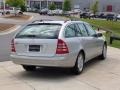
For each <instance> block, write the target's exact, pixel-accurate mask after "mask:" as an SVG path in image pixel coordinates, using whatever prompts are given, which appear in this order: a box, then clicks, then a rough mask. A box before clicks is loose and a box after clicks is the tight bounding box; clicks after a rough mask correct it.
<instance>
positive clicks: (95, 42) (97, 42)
mask: <svg viewBox="0 0 120 90" xmlns="http://www.w3.org/2000/svg"><path fill="white" fill-rule="evenodd" d="M85 27H86V29H87V30H88V34H89V38H90V39H91V43H92V48H93V51H92V52H93V54H94V56H97V55H99V54H100V53H101V50H102V47H101V46H102V45H101V44H102V42H103V41H102V40H101V39H99V38H98V37H95V36H94V35H95V34H96V32H95V30H93V29H92V27H91V25H90V24H85Z"/></svg>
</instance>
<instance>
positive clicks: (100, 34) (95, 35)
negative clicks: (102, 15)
mask: <svg viewBox="0 0 120 90" xmlns="http://www.w3.org/2000/svg"><path fill="white" fill-rule="evenodd" d="M102 36H103V34H102V33H97V34H94V35H93V37H102Z"/></svg>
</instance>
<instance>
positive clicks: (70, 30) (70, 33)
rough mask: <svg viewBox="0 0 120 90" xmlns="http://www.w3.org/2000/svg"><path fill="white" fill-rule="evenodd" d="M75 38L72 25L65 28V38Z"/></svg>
mask: <svg viewBox="0 0 120 90" xmlns="http://www.w3.org/2000/svg"><path fill="white" fill-rule="evenodd" d="M75 36H76V28H75V25H74V24H71V25H68V26H67V27H66V28H65V37H66V38H70V37H75Z"/></svg>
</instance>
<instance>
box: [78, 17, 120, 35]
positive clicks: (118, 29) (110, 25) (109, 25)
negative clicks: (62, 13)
mask: <svg viewBox="0 0 120 90" xmlns="http://www.w3.org/2000/svg"><path fill="white" fill-rule="evenodd" d="M80 20H82V21H85V22H89V23H91V24H93V25H96V26H99V27H102V28H106V29H110V30H112V31H113V32H114V33H116V34H119V35H120V22H114V21H107V20H96V19H80Z"/></svg>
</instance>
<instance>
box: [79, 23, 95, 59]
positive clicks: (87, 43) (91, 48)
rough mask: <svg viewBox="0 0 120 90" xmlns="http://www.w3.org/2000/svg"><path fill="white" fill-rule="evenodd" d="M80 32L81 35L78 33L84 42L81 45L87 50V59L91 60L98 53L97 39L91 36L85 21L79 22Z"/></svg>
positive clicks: (81, 41)
mask: <svg viewBox="0 0 120 90" xmlns="http://www.w3.org/2000/svg"><path fill="white" fill-rule="evenodd" d="M77 26H78V29H79V32H78V33H80V34H81V36H80V35H79V34H78V37H79V40H80V43H81V44H82V45H81V46H83V49H84V51H85V55H86V60H87V61H88V60H90V59H92V58H93V57H95V55H96V52H95V50H96V48H95V44H94V43H95V40H94V38H93V37H91V36H89V33H88V30H87V28H86V26H85V25H84V24H83V23H77Z"/></svg>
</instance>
